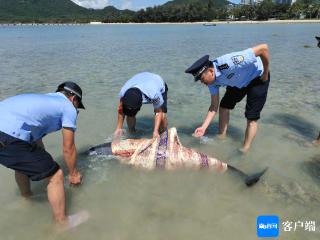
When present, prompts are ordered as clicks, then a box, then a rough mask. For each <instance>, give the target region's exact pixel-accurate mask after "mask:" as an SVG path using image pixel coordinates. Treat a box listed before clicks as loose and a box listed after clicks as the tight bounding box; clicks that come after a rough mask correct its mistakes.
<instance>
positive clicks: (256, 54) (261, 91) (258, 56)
mask: <svg viewBox="0 0 320 240" xmlns="http://www.w3.org/2000/svg"><path fill="white" fill-rule="evenodd" d="M185 72H186V73H190V74H192V75H193V76H194V79H195V81H198V80H200V81H201V82H202V83H204V84H205V85H207V86H208V88H209V91H210V93H211V105H210V107H209V111H208V113H207V116H206V118H205V120H204V122H203V124H202V125H201V126H200V127H198V128H197V129H196V130H195V132H194V135H195V136H196V137H201V136H203V135H204V134H205V132H206V129H207V128H208V126H209V124H210V123H211V121H212V119H213V118H214V116H215V115H216V112H217V110H218V106H219V87H220V86H224V87H227V90H226V93H225V95H224V97H223V98H222V100H221V102H220V107H219V134H220V137H222V138H224V137H225V136H226V132H227V128H228V124H229V112H230V110H232V109H234V107H235V105H236V104H237V103H238V102H240V101H241V100H242V99H243V98H244V97H245V96H247V104H246V112H245V116H246V118H247V128H246V132H245V139H244V142H243V146H242V148H241V149H240V150H241V151H242V152H247V151H248V150H249V149H250V146H251V143H252V141H253V139H254V137H255V136H256V132H257V121H258V120H259V118H260V112H261V111H262V108H263V106H264V104H265V102H266V99H267V93H268V87H269V82H270V74H269V49H268V45H267V44H260V45H257V46H255V47H252V48H249V49H246V50H244V51H240V52H233V53H229V54H226V55H223V56H221V57H218V58H216V59H215V60H213V61H210V60H209V55H206V56H204V57H202V58H200V59H199V60H198V61H196V62H195V63H194V64H192V66H190V67H189V68H188V69H187V70H186V71H185Z"/></svg>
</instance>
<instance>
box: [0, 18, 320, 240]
mask: <svg viewBox="0 0 320 240" xmlns="http://www.w3.org/2000/svg"><path fill="white" fill-rule="evenodd" d="M319 34H320V33H319V24H264V25H259V24H257V25H231V24H230V25H227V24H226V25H218V26H216V27H212V28H208V27H202V25H103V26H15V27H1V28H0V42H1V45H0V56H1V61H0V73H1V81H0V99H4V98H5V97H8V96H11V95H15V94H18V93H25V92H43V93H46V92H51V91H54V90H55V89H56V86H57V85H58V84H59V83H61V82H62V81H69V80H70V81H75V82H78V83H79V84H80V85H81V87H82V88H83V90H84V104H85V106H86V110H85V111H81V113H80V115H79V121H78V131H77V146H78V149H79V152H84V151H85V150H86V149H88V148H89V147H90V146H93V145H96V144H100V143H102V142H104V141H107V140H108V139H109V140H110V136H111V134H112V132H113V130H114V128H115V125H116V109H117V101H118V99H117V95H118V92H119V90H120V88H121V86H122V84H124V82H125V81H126V80H127V79H129V78H130V77H131V76H132V75H134V74H135V73H137V72H141V71H151V72H155V73H158V74H160V75H161V76H162V77H163V78H164V79H165V81H166V82H167V83H168V86H169V99H168V104H169V112H168V118H169V124H170V126H175V127H177V129H178V134H179V136H180V138H181V141H182V143H183V144H184V145H185V146H189V147H193V148H196V149H198V150H201V151H202V152H205V153H207V154H209V155H211V156H216V157H217V158H219V159H221V160H224V161H225V162H228V163H230V164H233V165H235V166H237V167H239V168H241V169H242V170H244V171H246V172H254V171H257V170H261V169H262V168H264V167H266V166H268V167H269V170H268V171H267V173H266V174H265V176H264V177H263V179H262V181H261V182H259V183H258V184H257V185H256V186H255V187H253V188H246V187H245V185H244V184H243V183H242V181H240V180H239V179H238V178H237V177H236V176H232V175H230V174H224V175H219V174H214V173H209V172H206V171H200V172H192V171H177V172H161V171H155V172H144V171H138V170H134V169H132V168H129V167H127V166H123V165H120V164H119V163H117V161H115V160H114V159H112V158H110V157H94V156H90V157H89V156H86V155H84V154H81V155H79V166H80V169H81V171H82V172H83V174H84V183H83V185H82V186H81V187H79V188H70V187H69V186H67V185H66V187H67V208H68V212H69V213H75V212H77V211H80V210H82V209H86V210H88V211H89V212H90V214H91V219H90V220H89V221H88V222H87V223H86V224H84V225H82V226H81V227H79V228H77V229H74V230H73V231H71V232H67V233H63V234H57V233H55V232H54V231H53V230H52V226H51V224H50V223H51V212H50V208H49V204H48V202H47V200H46V195H45V194H46V193H45V183H43V182H40V183H34V184H33V191H34V193H35V194H36V196H35V197H34V198H33V199H32V201H30V202H24V201H21V199H20V197H19V194H18V190H17V187H16V185H15V182H14V176H13V173H12V172H11V171H10V170H8V169H6V168H4V167H0V188H1V192H0V212H1V216H2V217H1V218H0V232H1V238H2V239H18V238H21V237H24V238H26V239H44V238H45V239H75V238H76V239H88V238H90V239H139V240H140V239H184V240H185V239H196V238H198V239H235V238H236V239H256V238H257V237H256V217H257V216H259V215H274V214H275V215H278V216H279V217H280V221H281V222H283V221H292V222H297V221H311V220H313V221H316V226H317V229H316V232H308V231H305V230H304V229H302V228H301V229H297V230H296V231H295V232H293V231H292V232H284V231H283V228H282V229H281V233H280V239H302V238H307V239H319V238H320V215H319V213H318V209H319V200H320V188H319V179H317V178H316V174H311V171H310V167H309V168H308V166H310V165H308V164H306V162H309V161H311V160H312V159H313V158H314V157H315V156H316V158H320V157H317V156H319V151H320V150H319V148H314V147H308V146H305V145H306V142H310V141H311V140H313V139H314V138H315V137H316V136H317V135H318V132H319V130H320V124H319V122H318V119H319V117H320V113H319V106H320V101H319V100H320V97H319V94H318V92H319V90H320V81H319V80H320V79H319V69H318V67H319V64H320V60H319V59H320V58H319V57H320V49H319V48H317V47H316V40H315V39H314V36H316V35H319ZM261 42H266V43H268V44H269V47H270V55H271V67H270V69H271V85H270V89H269V94H268V100H267V103H266V106H265V107H264V110H263V112H262V118H261V121H260V122H259V123H260V124H259V129H258V134H257V137H256V139H255V142H254V144H253V146H252V149H251V151H250V152H249V153H248V154H247V155H244V156H243V155H240V154H239V153H238V151H237V149H238V148H239V147H240V146H241V143H242V139H243V136H244V129H245V124H246V121H245V119H244V116H243V115H244V106H245V102H242V103H240V104H239V105H238V106H237V107H236V109H235V110H234V111H232V114H231V125H230V129H229V130H230V131H229V136H228V138H227V139H226V140H225V141H221V140H219V139H218V138H217V137H216V133H217V119H215V121H214V123H213V124H212V125H211V127H210V128H209V131H208V133H207V135H206V137H207V138H204V139H202V140H201V141H200V140H198V139H195V138H193V137H192V136H191V134H192V132H193V131H194V129H195V128H196V127H197V126H199V124H201V121H202V120H203V118H204V116H205V114H206V111H207V109H208V107H209V103H210V96H209V91H208V90H207V89H206V87H204V86H201V85H200V84H196V83H193V81H192V79H191V77H190V76H188V75H186V74H184V70H185V68H187V67H188V66H189V65H190V64H191V63H192V62H193V61H194V60H196V59H197V58H198V57H200V56H202V55H204V54H206V53H209V54H211V56H212V58H213V57H217V56H219V55H221V54H224V53H227V52H231V51H237V50H241V49H245V48H247V47H250V46H252V45H255V44H258V43H261ZM306 46H309V47H306ZM223 92H224V91H223V90H221V92H220V93H221V94H223ZM151 121H152V109H151V108H150V106H145V107H144V108H143V110H142V112H141V113H140V114H139V119H138V129H140V131H141V136H144V137H150V136H151V132H152V131H151V130H152V122H151ZM45 144H46V147H47V149H48V151H49V152H50V153H52V155H53V156H54V158H55V159H56V160H57V161H58V162H59V163H61V165H62V166H63V160H62V154H61V134H60V133H55V134H51V135H50V136H48V137H46V139H45ZM311 166H312V165H311ZM311 168H312V167H311Z"/></svg>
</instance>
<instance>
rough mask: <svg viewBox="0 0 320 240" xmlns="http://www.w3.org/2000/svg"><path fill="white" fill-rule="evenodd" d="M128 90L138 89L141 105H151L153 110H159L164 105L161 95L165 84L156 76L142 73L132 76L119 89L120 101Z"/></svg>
mask: <svg viewBox="0 0 320 240" xmlns="http://www.w3.org/2000/svg"><path fill="white" fill-rule="evenodd" d="M129 88H138V89H139V90H140V91H141V92H142V103H144V104H148V103H152V104H153V107H154V109H158V108H161V106H162V104H163V103H164V100H163V97H162V94H163V93H164V92H165V83H164V81H163V79H162V78H161V77H160V76H159V75H157V74H154V73H150V72H142V73H138V74H136V75H134V76H133V77H132V78H130V79H129V80H128V81H127V82H126V83H125V84H124V85H123V87H122V88H121V90H120V93H119V97H120V99H121V98H123V96H124V94H125V93H126V91H127V90H128V89H129Z"/></svg>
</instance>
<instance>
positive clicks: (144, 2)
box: [71, 0, 168, 10]
mask: <svg viewBox="0 0 320 240" xmlns="http://www.w3.org/2000/svg"><path fill="white" fill-rule="evenodd" d="M71 1H73V2H75V3H77V4H78V5H80V6H83V7H86V8H104V7H106V6H108V5H112V6H115V7H116V8H118V9H132V10H138V9H141V8H146V7H153V6H154V5H161V4H163V3H165V2H168V0H71Z"/></svg>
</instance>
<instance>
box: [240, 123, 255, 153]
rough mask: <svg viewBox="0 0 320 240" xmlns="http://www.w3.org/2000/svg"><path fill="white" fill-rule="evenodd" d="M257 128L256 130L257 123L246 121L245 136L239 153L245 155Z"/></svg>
mask: <svg viewBox="0 0 320 240" xmlns="http://www.w3.org/2000/svg"><path fill="white" fill-rule="evenodd" d="M257 128H258V123H257V121H254V120H247V129H246V135H245V139H244V142H243V146H242V148H241V149H240V151H241V152H244V153H246V152H247V151H248V150H249V149H250V146H251V143H252V141H253V139H254V138H255V136H256V134H257Z"/></svg>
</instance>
